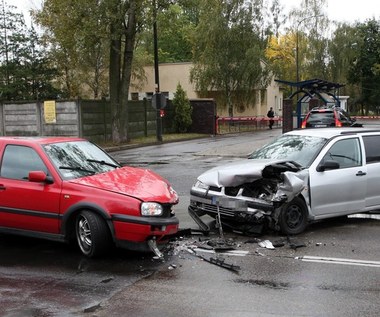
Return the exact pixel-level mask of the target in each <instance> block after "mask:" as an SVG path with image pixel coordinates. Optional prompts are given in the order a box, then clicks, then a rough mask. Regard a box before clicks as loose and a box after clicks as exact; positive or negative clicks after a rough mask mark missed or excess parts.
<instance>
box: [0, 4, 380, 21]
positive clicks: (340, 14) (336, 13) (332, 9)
mask: <svg viewBox="0 0 380 317" xmlns="http://www.w3.org/2000/svg"><path fill="white" fill-rule="evenodd" d="M5 1H6V2H7V3H8V4H10V5H14V6H16V7H18V8H19V10H20V11H23V12H24V14H25V15H27V11H28V10H29V9H31V8H32V9H36V8H40V7H41V2H42V1H43V0H5ZM301 2H302V0H282V4H283V6H284V7H285V8H286V9H287V10H290V9H291V8H294V7H299V6H300V5H301ZM327 2H328V7H327V8H326V11H327V12H328V16H329V18H330V19H332V20H336V21H339V22H350V23H353V22H357V21H360V22H364V21H365V20H367V19H371V18H373V17H374V18H376V19H380V3H379V2H378V0H328V1H327ZM25 19H26V21H28V17H27V16H25Z"/></svg>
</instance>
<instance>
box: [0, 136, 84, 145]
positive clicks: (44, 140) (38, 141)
mask: <svg viewBox="0 0 380 317" xmlns="http://www.w3.org/2000/svg"><path fill="white" fill-rule="evenodd" d="M83 140H84V139H82V138H78V137H48V136H42V137H27V136H4V137H0V142H1V141H12V142H14V141H19V142H20V143H23V144H28V143H29V144H32V143H33V144H49V143H59V142H72V141H83Z"/></svg>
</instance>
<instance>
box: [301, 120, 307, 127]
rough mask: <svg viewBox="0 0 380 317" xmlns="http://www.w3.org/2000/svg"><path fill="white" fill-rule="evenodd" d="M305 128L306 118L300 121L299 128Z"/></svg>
mask: <svg viewBox="0 0 380 317" xmlns="http://www.w3.org/2000/svg"><path fill="white" fill-rule="evenodd" d="M305 128H306V120H304V121H302V123H301V129H305Z"/></svg>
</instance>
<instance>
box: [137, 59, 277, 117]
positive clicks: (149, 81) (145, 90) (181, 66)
mask: <svg viewBox="0 0 380 317" xmlns="http://www.w3.org/2000/svg"><path fill="white" fill-rule="evenodd" d="M191 68H192V63H190V62H188V63H167V64H160V65H159V75H160V91H161V93H163V94H164V95H166V96H167V98H169V99H172V98H173V97H174V93H175V91H176V88H177V85H178V83H179V84H180V85H181V86H182V88H183V89H184V90H185V91H186V93H187V97H188V98H189V99H198V98H200V96H199V94H198V93H197V91H196V89H195V86H194V85H193V84H192V83H191V82H190V71H191ZM144 71H145V77H146V80H145V81H144V82H137V81H136V80H133V79H132V82H131V87H130V99H132V100H142V99H144V98H147V99H150V98H151V97H152V95H153V94H154V91H155V74H154V66H153V65H152V66H146V67H145V68H144ZM253 93H255V98H254V99H255V104H252V105H246V106H244V107H234V116H266V114H267V112H268V110H269V108H270V107H273V109H274V111H275V113H276V115H279V116H281V115H282V102H283V92H282V90H281V89H280V85H279V84H278V83H277V82H275V81H274V80H273V79H272V80H271V83H270V84H269V86H268V87H267V88H266V89H254V91H253ZM210 96H211V97H213V98H215V100H216V103H217V114H218V116H219V117H223V116H228V109H227V107H226V106H225V105H221V104H220V103H218V100H217V96H218V92H215V91H213V92H210ZM210 96H208V97H210Z"/></svg>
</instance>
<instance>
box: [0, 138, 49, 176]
mask: <svg viewBox="0 0 380 317" xmlns="http://www.w3.org/2000/svg"><path fill="white" fill-rule="evenodd" d="M30 171H44V172H45V173H47V168H46V165H45V164H44V163H43V162H42V160H41V158H40V157H39V155H38V154H37V153H36V151H35V150H34V149H32V148H30V147H27V146H19V145H7V146H6V148H5V150H4V155H3V159H2V162H1V169H0V176H1V177H4V178H12V179H22V180H27V179H28V175H29V172H30Z"/></svg>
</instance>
